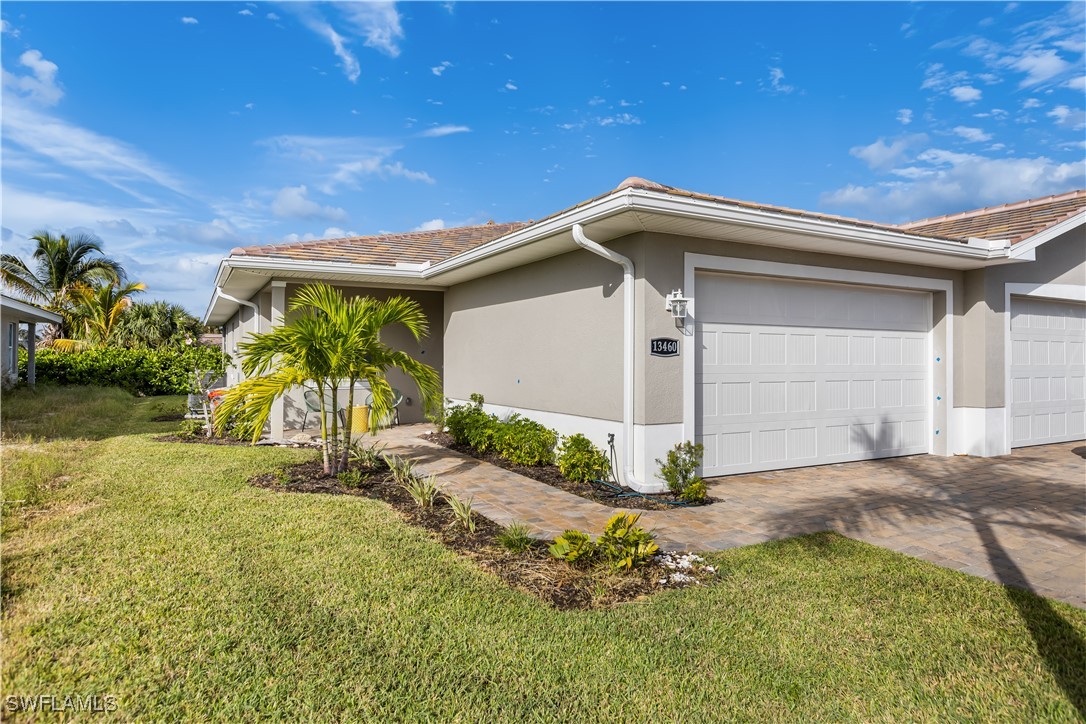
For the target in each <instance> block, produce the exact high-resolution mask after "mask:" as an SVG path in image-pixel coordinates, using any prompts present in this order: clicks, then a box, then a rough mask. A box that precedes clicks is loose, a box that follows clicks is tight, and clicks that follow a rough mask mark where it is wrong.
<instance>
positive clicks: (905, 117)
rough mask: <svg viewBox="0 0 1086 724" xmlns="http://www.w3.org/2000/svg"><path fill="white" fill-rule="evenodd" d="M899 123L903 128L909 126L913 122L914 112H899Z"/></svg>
mask: <svg viewBox="0 0 1086 724" xmlns="http://www.w3.org/2000/svg"><path fill="white" fill-rule="evenodd" d="M897 121H898V123H900V124H901V125H903V126H907V125H909V124H910V123H912V122H913V112H912V109H911V108H902V109H901V110H899V111H898V112H897Z"/></svg>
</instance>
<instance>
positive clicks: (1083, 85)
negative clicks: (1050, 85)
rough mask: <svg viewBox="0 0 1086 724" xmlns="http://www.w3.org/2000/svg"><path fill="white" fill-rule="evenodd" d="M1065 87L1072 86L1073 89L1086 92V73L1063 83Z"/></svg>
mask: <svg viewBox="0 0 1086 724" xmlns="http://www.w3.org/2000/svg"><path fill="white" fill-rule="evenodd" d="M1063 87H1064V88H1070V89H1071V90H1075V91H1078V92H1079V93H1086V75H1079V76H1075V77H1074V78H1071V79H1070V80H1069V81H1067V82H1066V83H1064V84H1063Z"/></svg>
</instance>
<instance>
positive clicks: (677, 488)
mask: <svg viewBox="0 0 1086 724" xmlns="http://www.w3.org/2000/svg"><path fill="white" fill-rule="evenodd" d="M704 453H705V448H704V446H702V445H701V444H700V443H698V444H694V443H692V442H690V441H687V442H683V443H679V444H677V445H675V447H673V448H672V449H671V450H668V451H667V462H664V461H662V460H660V459H659V458H657V459H656V464H657V465H659V466H660V472H659V473H657V474H656V477H658V478H660V479H661V480H663V481H664V482H665V483H667V487H668V490H670V491H671V492H672V493H674V494H675V495H677V496H678V497H679V498H681V499H682V500H687V495H688V494H687V492H686V490H687V488H689V487H690V486H691V485H693V484H695V483H700V482H701V478H699V477H698V475H697V469H698V466H699V465H701V457H702V455H703V454H704ZM701 487H702V492H701V496H700V498H701V500H704V499H705V491H704V487H705V486H704V485H702V486H701ZM695 493H696V491H695ZM690 502H694V501H690Z"/></svg>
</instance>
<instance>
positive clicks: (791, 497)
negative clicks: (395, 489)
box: [377, 425, 1086, 608]
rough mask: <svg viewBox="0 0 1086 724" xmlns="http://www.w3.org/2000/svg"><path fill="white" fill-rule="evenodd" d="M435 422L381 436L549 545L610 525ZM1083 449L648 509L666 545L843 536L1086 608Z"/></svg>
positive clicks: (881, 467) (918, 460) (726, 483)
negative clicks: (453, 443) (488, 458)
mask: <svg viewBox="0 0 1086 724" xmlns="http://www.w3.org/2000/svg"><path fill="white" fill-rule="evenodd" d="M428 429H430V427H429V426H427V425H405V426H401V427H397V428H394V429H392V430H385V431H382V432H381V433H380V434H379V436H378V438H377V439H378V440H380V441H381V442H382V443H384V444H385V445H386V446H387V452H390V453H394V454H397V455H402V456H408V457H411V458H412V459H414V460H415V461H416V462H417V463H418V466H419V469H420V470H421V471H422V472H424V473H426V474H433V475H437V476H438V477H439V479H440V480H441V482H442V483H443V485H445V487H446V489H448V490H449V491H450V492H452V493H455V494H456V495H458V496H461V497H467V496H473V497H474V498H475V508H476V510H478V511H479V512H480V513H481V514H483V515H485V516H486V517H488V518H490V519H492V520H494V521H496V522H498V523H500V524H502V525H507V524H509V523H512V522H513V521H521V522H525V523H528V524H529V525H530V526H531V527H532V529H533V532H534V533H535V534H536V535H538V536H540V537H543V538H554V537H555V536H557V535H559V534H560V533H561V532H562V531H563V530H566V529H567V528H579V529H583V530H588V531H599V530H600V529H601V528H602V527H603V525H604V523H605V522H606V521H607V519H608V518H609V517H610V516H611V515H613V514H614V513H615V509H614V508H610V507H608V506H604V505H600V504H599V503H595V502H592V501H590V500H586V499H584V498H580V497H578V496H576V495H572V494H570V493H566V492H564V491H561V490H558V489H556V488H552V487H551V486H549V485H545V484H543V483H539V482H536V481H534V480H531V479H529V478H525V477H524V476H522V475H517V474H516V473H512V472H510V471H508V470H504V469H502V468H498V467H496V466H493V465H490V464H488V463H484V462H482V461H480V460H476V459H474V458H471V457H468V456H465V455H461V454H459V453H456V452H453V451H451V450H448V449H447V448H444V447H442V446H440V445H437V444H436V443H433V442H430V441H428V440H426V439H424V437H423V433H424V432H426V431H427V430H428ZM1084 457H1086V444H1084V443H1082V442H1077V443H1060V444H1055V445H1044V446H1039V447H1030V448H1022V449H1019V450H1015V451H1014V452H1013V453H1012V454H1011V455H1007V456H1003V457H998V458H977V457H967V456H957V457H950V458H946V457H936V456H933V455H917V456H912V457H906V458H893V459H889V460H872V461H865V462H857V463H844V464H840V465H824V466H819V467H812V468H798V469H793V470H784V471H775V472H772V473H755V474H749V475H737V476H732V477H728V478H716V479H713V480H710V481H709V482H710V488H709V494H710V495H711V496H713V497H714V498H716V499H718V501H719V502H717V503H715V504H713V505H710V506H706V507H701V508H688V509H680V510H669V511H662V512H658V511H649V512H645V513H644V514H643V515H642V521H643V523H644V524H645V525H646V527H650V528H653V529H654V530H655V531H656V534H657V539H658V541H659V542H660V544H661V547H663V548H665V549H676V550H701V551H704V550H721V549H725V548H734V547H738V546H744V545H750V544H753V543H760V542H764V541H768V540H774V539H779V538H786V537H790V536H796V535H802V534H805V533H813V532H817V531H822V530H834V531H837V532H839V533H841V534H843V535H846V536H849V537H851V538H856V539H858V540H862V541H865V542H868V543H872V544H874V545H878V546H882V547H884V548H889V549H891V550H895V551H899V552H901V553H905V554H906V555H910V556H914V557H917V558H922V559H924V560H928V561H931V562H933V563H936V564H938V565H941V566H945V567H948V568H953V569H955V570H958V571H962V572H963V573H969V574H971V575H976V576H981V577H983V578H987V579H989V580H992V581H996V582H999V583H1004V584H1007V585H1014V586H1018V587H1022V588H1027V589H1029V590H1032V591H1034V592H1036V593H1039V594H1041V595H1044V596H1048V597H1050V598H1055V599H1058V600H1061V601H1066V602H1068V603H1071V604H1073V605H1075V606H1079V607H1081V608H1086V459H1084Z"/></svg>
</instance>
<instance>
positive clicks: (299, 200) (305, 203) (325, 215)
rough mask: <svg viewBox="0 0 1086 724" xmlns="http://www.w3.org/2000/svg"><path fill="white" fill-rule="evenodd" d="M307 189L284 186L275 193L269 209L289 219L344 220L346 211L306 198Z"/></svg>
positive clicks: (303, 186) (302, 186)
mask: <svg viewBox="0 0 1086 724" xmlns="http://www.w3.org/2000/svg"><path fill="white" fill-rule="evenodd" d="M308 194H309V189H307V188H306V187H305V184H302V185H301V186H285V187H284V188H282V189H280V190H279V193H278V194H276V195H275V200H274V201H272V205H271V210H272V213H273V214H275V215H276V216H279V217H283V218H291V219H325V220H328V221H344V220H345V219H346V218H347V212H346V211H344V210H343V209H341V208H338V207H335V206H321V205H320V204H318V203H317V202H316V201H312V200H310V199H309V198H308Z"/></svg>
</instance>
